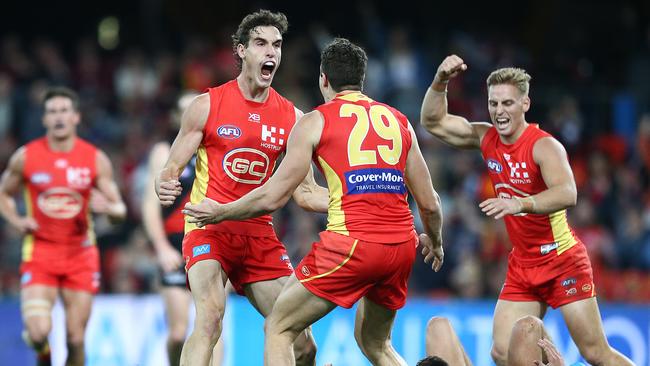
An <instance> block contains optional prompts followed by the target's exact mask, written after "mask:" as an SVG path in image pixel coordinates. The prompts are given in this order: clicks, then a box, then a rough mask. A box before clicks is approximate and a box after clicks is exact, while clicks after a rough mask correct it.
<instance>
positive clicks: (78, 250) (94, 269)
mask: <svg viewBox="0 0 650 366" xmlns="http://www.w3.org/2000/svg"><path fill="white" fill-rule="evenodd" d="M20 274H21V280H20V283H21V287H27V286H30V285H45V286H51V287H57V288H66V289H70V290H77V291H86V292H90V293H92V294H96V293H97V291H99V284H100V279H101V275H100V272H99V250H98V249H97V246H95V245H92V246H87V247H70V246H69V245H67V244H66V245H58V244H53V243H39V242H38V241H36V242H34V251H33V255H32V258H31V259H30V260H29V261H25V262H22V263H21V265H20Z"/></svg>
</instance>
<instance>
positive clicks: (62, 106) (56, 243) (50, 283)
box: [0, 88, 126, 365]
mask: <svg viewBox="0 0 650 366" xmlns="http://www.w3.org/2000/svg"><path fill="white" fill-rule="evenodd" d="M43 105H44V115H43V124H44V125H45V129H46V133H45V137H42V138H39V139H36V140H34V141H32V142H30V143H28V144H26V145H25V146H22V147H20V148H19V149H18V150H16V152H15V153H14V154H13V155H12V156H11V159H10V160H9V165H8V167H7V169H6V170H5V171H4V173H3V174H2V180H1V181H0V213H1V214H2V216H3V217H4V218H5V220H7V222H9V223H10V224H11V225H12V226H13V227H14V228H16V230H18V231H19V232H21V233H23V234H25V239H24V241H23V251H22V264H21V267H20V271H21V275H22V278H21V291H20V302H21V307H20V308H21V314H22V317H23V322H24V325H25V329H26V332H25V333H24V334H23V337H24V338H25V340H26V341H27V342H28V344H29V345H30V346H31V347H32V348H34V350H35V351H36V353H37V355H38V356H37V359H38V362H37V363H38V365H50V364H51V356H50V347H49V344H48V339H47V337H48V335H49V333H50V331H51V329H52V319H51V313H52V307H53V305H54V302H55V301H56V299H57V296H58V295H59V293H60V294H61V298H62V300H63V306H64V310H65V322H66V342H67V346H68V359H67V361H66V365H83V364H84V359H85V353H84V333H85V329H86V323H87V322H88V318H89V316H90V309H91V306H92V300H93V296H94V294H95V293H96V292H97V291H98V289H99V284H100V273H99V251H98V249H97V246H96V242H95V234H94V232H93V229H92V222H91V218H90V216H91V212H90V211H91V210H92V211H93V212H96V213H101V214H107V215H109V216H110V217H111V218H114V219H122V218H124V217H125V216H126V206H125V205H124V203H123V202H122V198H121V197H120V193H119V190H118V188H117V185H116V183H115V181H114V180H113V168H112V167H111V162H110V161H109V159H108V157H107V156H106V155H105V154H104V153H103V152H102V151H100V150H98V149H97V148H96V147H95V146H93V145H91V144H90V143H88V142H86V141H84V140H82V139H81V138H79V137H77V125H78V124H79V121H80V119H81V116H80V114H79V97H78V96H77V94H76V93H75V92H73V91H72V90H70V89H67V88H52V89H49V90H48V91H47V92H46V93H45V98H44V101H43ZM21 186H22V187H24V193H25V204H26V206H27V213H26V215H25V216H22V215H20V214H19V213H18V211H17V210H16V204H15V201H14V198H13V197H14V196H15V195H16V194H17V193H18V192H19V189H20V188H21ZM94 189H96V191H95V190H94Z"/></svg>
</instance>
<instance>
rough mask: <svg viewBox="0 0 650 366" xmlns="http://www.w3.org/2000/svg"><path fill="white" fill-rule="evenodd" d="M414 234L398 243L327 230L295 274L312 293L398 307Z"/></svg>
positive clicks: (403, 299)
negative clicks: (354, 236)
mask: <svg viewBox="0 0 650 366" xmlns="http://www.w3.org/2000/svg"><path fill="white" fill-rule="evenodd" d="M417 245H418V241H417V236H415V235H414V236H413V238H412V239H410V240H407V241H405V242H401V243H395V244H382V243H373V242H367V241H361V240H357V239H355V238H351V237H349V236H345V235H341V234H336V233H333V232H330V231H323V232H321V233H320V241H319V242H316V243H314V244H313V245H312V248H311V251H310V252H309V253H308V254H307V255H306V256H305V258H303V260H302V261H301V262H300V264H299V265H298V266H297V267H296V270H295V273H296V277H297V278H298V279H299V280H300V282H301V283H302V284H303V286H305V288H307V290H309V291H310V292H312V293H313V294H314V295H316V296H318V297H321V298H323V299H326V300H329V301H331V302H333V303H335V304H336V305H339V306H342V307H344V308H350V307H352V305H354V303H356V302H357V301H358V300H359V299H360V298H362V297H364V296H365V297H367V298H368V299H369V300H371V301H373V302H374V303H376V304H378V305H381V306H383V307H385V308H388V309H391V310H397V309H399V308H401V307H403V306H404V303H405V302H406V289H407V282H408V279H409V277H410V275H411V267H412V266H413V261H415V252H416V249H415V248H416V247H417Z"/></svg>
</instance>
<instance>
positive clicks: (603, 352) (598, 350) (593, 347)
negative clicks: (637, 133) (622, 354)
mask: <svg viewBox="0 0 650 366" xmlns="http://www.w3.org/2000/svg"><path fill="white" fill-rule="evenodd" d="M579 348H580V354H581V355H582V357H584V359H585V361H587V362H588V363H589V364H590V365H604V364H605V360H606V356H607V354H608V353H609V352H610V351H611V349H610V348H609V345H606V344H605V345H597V344H590V345H587V346H583V347H579Z"/></svg>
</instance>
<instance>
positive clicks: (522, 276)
mask: <svg viewBox="0 0 650 366" xmlns="http://www.w3.org/2000/svg"><path fill="white" fill-rule="evenodd" d="M594 296H596V288H595V287H594V278H593V275H592V272H591V262H590V261H589V256H588V255H587V249H586V248H585V246H584V245H576V246H574V247H573V248H570V249H569V250H568V251H566V252H564V253H562V254H561V255H560V256H558V257H557V258H555V259H553V260H551V261H549V262H546V263H544V264H542V265H539V266H532V267H523V266H520V265H519V264H517V263H515V261H514V260H513V258H512V254H511V256H510V258H509V259H508V272H507V274H506V281H505V283H504V284H503V288H502V289H501V294H500V295H499V299H501V300H508V301H538V302H543V303H546V304H548V305H550V306H551V307H552V308H554V309H555V308H558V307H560V306H562V305H566V304H569V303H572V302H574V301H578V300H583V299H588V298H590V297H594Z"/></svg>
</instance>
